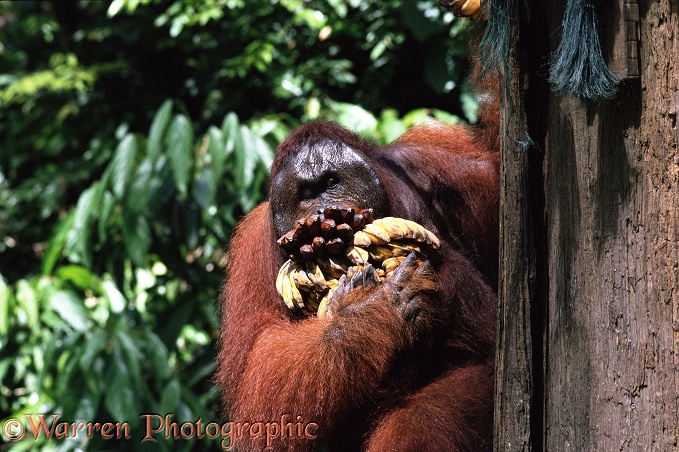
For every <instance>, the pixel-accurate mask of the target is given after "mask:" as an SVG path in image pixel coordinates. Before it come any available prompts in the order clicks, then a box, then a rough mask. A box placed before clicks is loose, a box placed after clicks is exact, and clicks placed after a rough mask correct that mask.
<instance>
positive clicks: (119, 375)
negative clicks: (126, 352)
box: [104, 350, 141, 424]
mask: <svg viewBox="0 0 679 452" xmlns="http://www.w3.org/2000/svg"><path fill="white" fill-rule="evenodd" d="M111 374H112V375H111V380H110V385H109V387H110V388H111V389H110V390H109V391H106V396H105V397H104V406H105V407H106V409H107V410H108V411H109V413H111V416H113V420H115V421H117V422H129V423H130V424H132V423H133V422H136V420H137V417H138V416H139V413H140V410H141V407H140V405H139V396H138V395H137V394H135V392H134V389H133V388H134V386H133V385H132V379H131V376H130V372H129V369H128V367H127V365H126V364H125V360H123V357H122V355H121V354H120V351H119V350H114V351H113V360H112V362H111Z"/></svg>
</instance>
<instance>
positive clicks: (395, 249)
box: [386, 241, 422, 256]
mask: <svg viewBox="0 0 679 452" xmlns="http://www.w3.org/2000/svg"><path fill="white" fill-rule="evenodd" d="M386 246H387V247H388V248H389V250H390V251H391V252H392V254H393V255H394V256H408V254H410V253H412V252H415V253H417V254H419V255H421V254H422V249H421V248H420V247H419V246H417V245H416V244H414V243H413V242H410V241H403V242H390V243H389V244H388V245H386Z"/></svg>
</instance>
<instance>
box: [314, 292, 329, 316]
mask: <svg viewBox="0 0 679 452" xmlns="http://www.w3.org/2000/svg"><path fill="white" fill-rule="evenodd" d="M329 299H330V294H328V295H326V296H324V297H323V299H322V300H321V302H320V303H319V304H318V310H316V317H318V318H319V319H324V318H325V317H326V316H327V313H328V300H329Z"/></svg>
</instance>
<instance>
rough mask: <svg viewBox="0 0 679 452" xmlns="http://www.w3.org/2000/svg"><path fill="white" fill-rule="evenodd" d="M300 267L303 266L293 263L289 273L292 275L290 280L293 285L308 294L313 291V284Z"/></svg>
mask: <svg viewBox="0 0 679 452" xmlns="http://www.w3.org/2000/svg"><path fill="white" fill-rule="evenodd" d="M302 265H304V264H298V263H293V264H292V266H291V272H290V273H291V274H292V279H293V280H294V281H295V285H296V286H297V287H298V288H300V289H302V290H305V291H307V292H308V291H310V290H313V288H314V287H315V284H314V283H313V281H311V279H310V278H309V276H308V275H307V272H306V271H305V270H304V269H303V268H302Z"/></svg>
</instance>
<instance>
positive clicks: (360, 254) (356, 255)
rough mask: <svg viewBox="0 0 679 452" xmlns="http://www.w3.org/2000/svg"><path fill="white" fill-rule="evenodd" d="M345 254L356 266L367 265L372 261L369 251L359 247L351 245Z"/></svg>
mask: <svg viewBox="0 0 679 452" xmlns="http://www.w3.org/2000/svg"><path fill="white" fill-rule="evenodd" d="M344 254H345V255H346V256H347V258H348V259H349V260H350V261H351V263H352V264H354V265H361V264H365V263H366V262H368V259H370V254H369V253H368V251H367V250H365V249H363V248H361V247H359V246H351V245H350V246H349V247H348V248H347V250H346V251H345V253H344Z"/></svg>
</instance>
